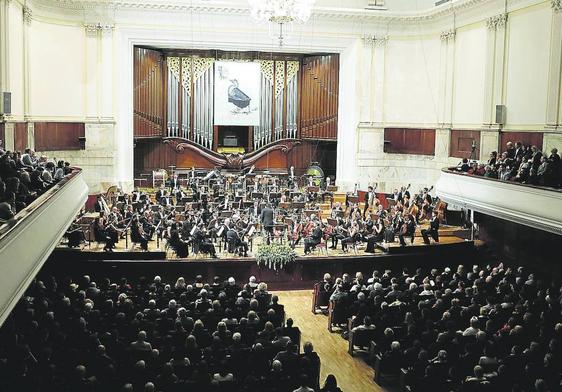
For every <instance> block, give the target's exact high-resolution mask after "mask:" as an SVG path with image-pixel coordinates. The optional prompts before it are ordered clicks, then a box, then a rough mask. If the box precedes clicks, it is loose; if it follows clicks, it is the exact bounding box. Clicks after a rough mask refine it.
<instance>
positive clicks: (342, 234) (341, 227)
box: [330, 217, 349, 249]
mask: <svg viewBox="0 0 562 392" xmlns="http://www.w3.org/2000/svg"><path fill="white" fill-rule="evenodd" d="M348 236H349V234H348V231H347V229H346V228H345V223H344V220H343V219H342V218H339V217H338V218H337V224H336V227H335V228H334V229H333V230H332V232H331V233H330V239H331V240H332V246H330V249H336V248H337V247H338V241H341V240H343V239H344V238H347V237H348Z"/></svg>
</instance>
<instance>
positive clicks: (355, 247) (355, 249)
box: [351, 241, 362, 256]
mask: <svg viewBox="0 0 562 392" xmlns="http://www.w3.org/2000/svg"><path fill="white" fill-rule="evenodd" d="M361 244H362V242H361V241H353V244H351V247H352V248H353V253H354V254H355V255H356V256H357V254H358V253H359V246H360V245H361Z"/></svg>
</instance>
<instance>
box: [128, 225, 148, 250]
mask: <svg viewBox="0 0 562 392" xmlns="http://www.w3.org/2000/svg"><path fill="white" fill-rule="evenodd" d="M148 238H149V237H147V236H146V234H145V233H144V230H143V228H142V223H141V222H140V221H139V220H138V219H137V218H136V217H133V221H132V222H131V241H132V242H136V243H139V244H140V246H141V249H142V250H144V251H148Z"/></svg>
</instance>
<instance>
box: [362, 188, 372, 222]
mask: <svg viewBox="0 0 562 392" xmlns="http://www.w3.org/2000/svg"><path fill="white" fill-rule="evenodd" d="M363 201H364V202H365V206H364V207H363V218H365V214H366V213H367V210H368V209H369V207H372V206H373V204H374V203H375V192H373V187H372V186H370V187H368V188H367V193H365V200H363Z"/></svg>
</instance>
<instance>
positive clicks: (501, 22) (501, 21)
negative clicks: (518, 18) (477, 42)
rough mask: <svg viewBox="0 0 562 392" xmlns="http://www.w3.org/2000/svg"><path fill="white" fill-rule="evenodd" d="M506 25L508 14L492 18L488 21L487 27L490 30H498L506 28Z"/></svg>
mask: <svg viewBox="0 0 562 392" xmlns="http://www.w3.org/2000/svg"><path fill="white" fill-rule="evenodd" d="M506 24H507V14H505V13H504V14H499V15H494V16H491V17H489V18H488V20H487V21H486V26H488V29H490V30H498V29H502V28H505V25H506Z"/></svg>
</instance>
